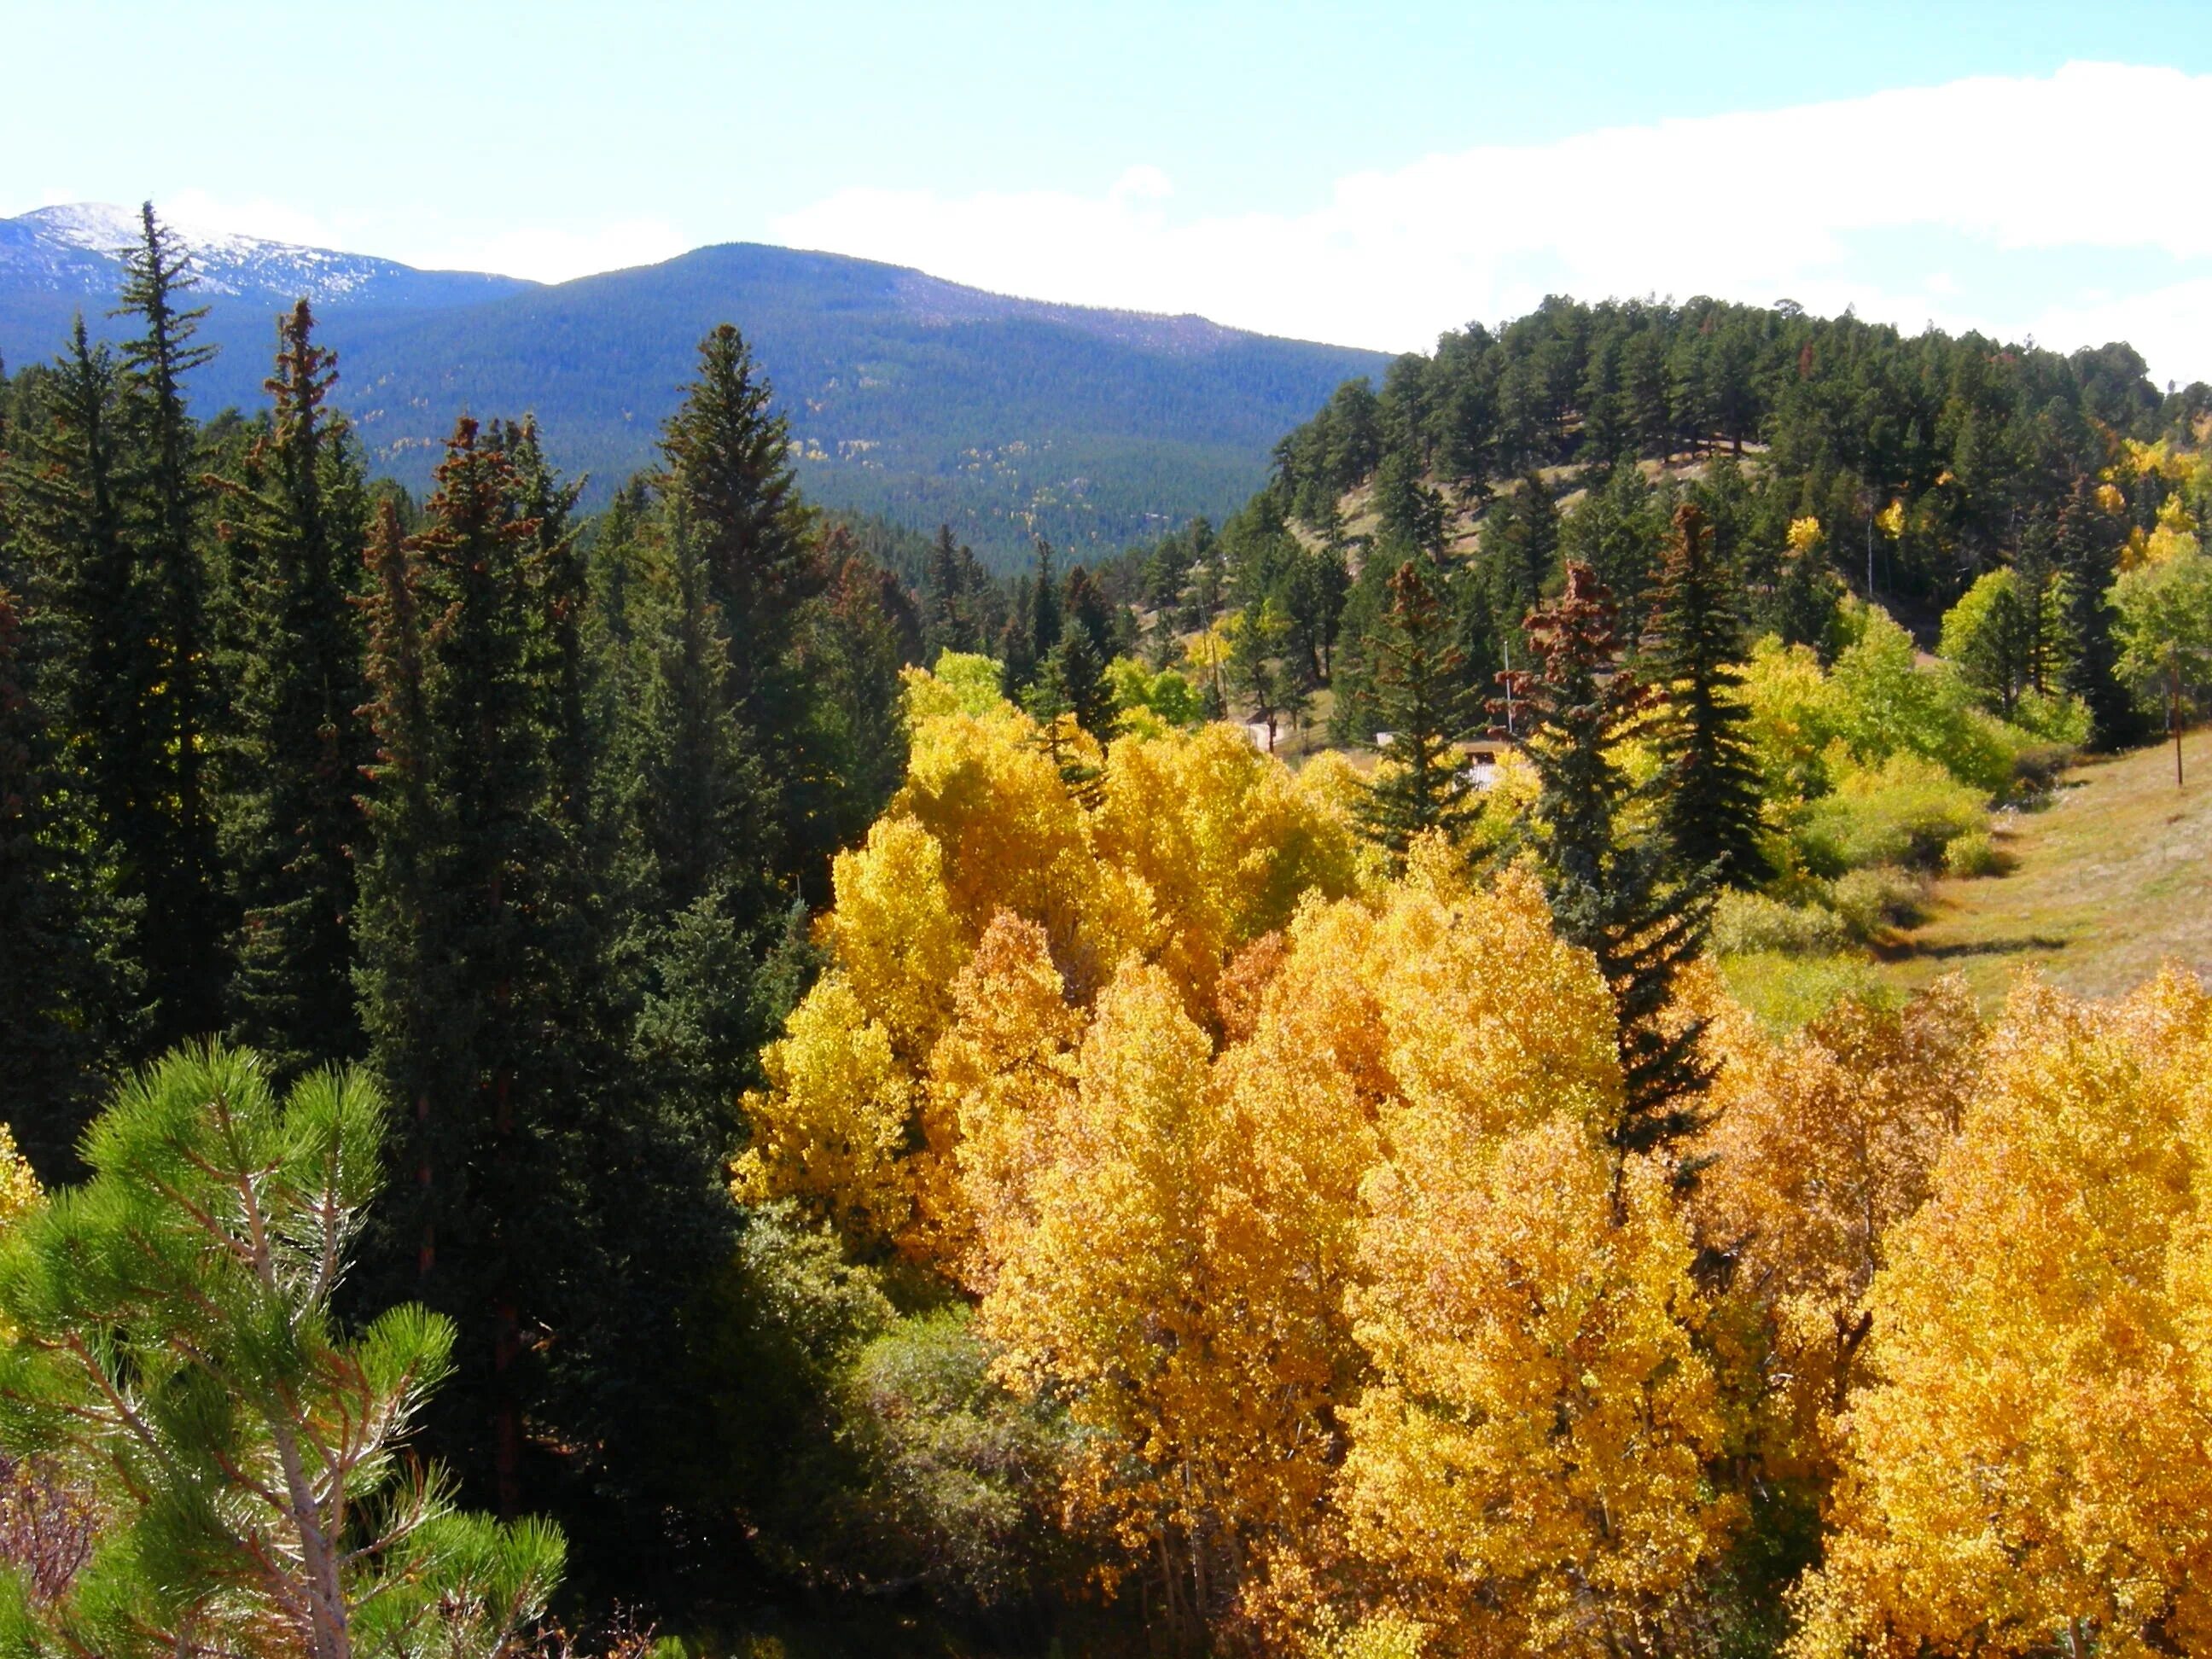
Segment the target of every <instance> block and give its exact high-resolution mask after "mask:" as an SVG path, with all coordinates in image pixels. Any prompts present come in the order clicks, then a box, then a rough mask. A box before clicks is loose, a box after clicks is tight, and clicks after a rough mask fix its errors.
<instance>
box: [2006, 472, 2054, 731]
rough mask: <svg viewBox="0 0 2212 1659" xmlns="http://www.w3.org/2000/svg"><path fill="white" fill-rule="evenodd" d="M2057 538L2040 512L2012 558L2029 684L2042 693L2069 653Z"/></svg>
mask: <svg viewBox="0 0 2212 1659" xmlns="http://www.w3.org/2000/svg"><path fill="white" fill-rule="evenodd" d="M2056 561H2057V536H2056V534H2055V533H2054V532H2053V529H2052V526H2051V523H2050V522H2049V520H2046V519H2045V517H2044V516H2043V515H2042V514H2041V513H2037V514H2035V515H2033V517H2031V518H2030V519H2029V520H2028V522H2027V525H2026V526H2024V527H2023V528H2022V529H2021V534H2020V550H2019V551H2018V552H2017V553H2016V554H2015V556H2014V558H2013V574H2014V576H2015V580H2016V585H2017V586H2018V587H2019V590H2020V605H2021V613H2022V617H2023V620H2024V623H2025V624H2026V628H2027V684H2029V685H2030V686H2031V687H2032V688H2033V689H2034V690H2035V691H2037V692H2038V693H2039V694H2047V693H2048V692H2049V691H2050V690H2051V688H2052V687H2053V686H2055V685H2057V684H2058V682H2059V676H2060V673H2061V671H2062V670H2063V667H2064V665H2065V662H2066V657H2067V653H2066V649H2065V641H2064V634H2065V629H2066V618H2065V615H2064V606H2063V603H2062V601H2063V598H2064V593H2063V586H2064V585H2063V583H2061V582H2060V581H2059V580H2058V578H2057V566H2056Z"/></svg>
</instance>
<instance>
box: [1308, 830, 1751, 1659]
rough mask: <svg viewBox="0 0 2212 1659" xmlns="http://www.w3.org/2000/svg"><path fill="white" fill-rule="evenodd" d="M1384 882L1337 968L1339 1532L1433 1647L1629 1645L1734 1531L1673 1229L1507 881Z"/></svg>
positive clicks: (1520, 879)
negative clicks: (1352, 1256)
mask: <svg viewBox="0 0 2212 1659" xmlns="http://www.w3.org/2000/svg"><path fill="white" fill-rule="evenodd" d="M1409 870H1410V876H1411V878H1410V879H1409V880H1408V882H1407V884H1405V885H1404V886H1402V887H1401V888H1400V889H1398V890H1395V892H1394V893H1393V894H1392V896H1391V897H1390V900H1389V904H1388V905H1387V907H1386V908H1385V910H1384V912H1383V915H1381V916H1380V917H1379V918H1378V919H1377V921H1376V926H1375V927H1374V929H1373V933H1372V936H1371V938H1370V940H1369V941H1368V943H1367V946H1366V950H1365V951H1364V962H1363V963H1362V967H1361V976H1362V978H1363V979H1364V981H1365V982H1366V983H1367V985H1368V986H1369V987H1370V990H1371V994H1373V995H1374V997H1375V998H1376V1006H1377V1012H1378V1014H1379V1017H1380V1024H1381V1026H1382V1042H1381V1051H1380V1059H1381V1061H1382V1066H1383V1072H1384V1073H1385V1075H1386V1077H1387V1079H1388V1086H1387V1088H1386V1090H1385V1091H1384V1093H1383V1097H1382V1098H1381V1101H1380V1117H1379V1127H1380V1133H1381V1137H1382V1140H1383V1156H1382V1158H1381V1160H1380V1162H1379V1163H1378V1164H1376V1167H1375V1168H1374V1169H1373V1170H1371V1171H1370V1173H1369V1174H1368V1176H1366V1177H1365V1180H1364V1183H1363V1189H1362V1190H1363V1200H1364V1212H1365V1218H1364V1223H1363V1225H1362V1228H1361V1232H1360V1237H1359V1246H1358V1267H1359V1279H1358V1284H1357V1285H1356V1286H1355V1288H1354V1289H1353V1290H1352V1291H1351V1293H1350V1296H1349V1304H1350V1308H1351V1311H1352V1315H1353V1320H1354V1331H1355V1333H1356V1335H1357V1337H1358V1341H1359V1342H1360V1344H1361V1346H1363V1347H1364V1349H1365V1350H1366V1352H1367V1355H1368V1358H1369V1361H1370V1367H1371V1370H1372V1373H1373V1376H1374V1382H1373V1383H1372V1385H1371V1386H1370V1387H1369V1388H1368V1389H1367V1390H1366V1391H1365V1393H1364V1395H1362V1396H1361V1397H1360V1399H1359V1401H1358V1403H1357V1404H1356V1405H1354V1406H1352V1407H1350V1408H1349V1409H1348V1410H1347V1411H1346V1413H1344V1416H1345V1419H1346V1422H1347V1424H1348V1425H1349V1430H1350V1445H1349V1449H1348V1451H1347V1454H1346V1459H1345V1462H1344V1465H1343V1469H1342V1473H1341V1475H1340V1481H1339V1486H1338V1494H1337V1501H1338V1504H1339V1508H1340V1513H1341V1516H1342V1518H1343V1523H1344V1526H1345V1529H1346V1542H1347V1544H1348V1546H1349V1547H1350V1548H1351V1549H1352V1552H1353V1553H1354V1554H1355V1555H1356V1556H1357V1557H1358V1559H1359V1560H1360V1561H1361V1562H1362V1563H1363V1564H1364V1569H1365V1571H1366V1574H1367V1576H1368V1577H1369V1579H1370V1583H1372V1584H1375V1585H1377V1586H1379V1587H1381V1589H1382V1597H1383V1601H1385V1602H1386V1603H1388V1604H1389V1605H1388V1607H1386V1608H1385V1611H1386V1612H1389V1613H1390V1614H1391V1615H1392V1616H1393V1617H1399V1616H1403V1617H1410V1618H1413V1619H1416V1620H1419V1621H1420V1622H1421V1623H1422V1624H1424V1625H1426V1626H1431V1627H1432V1628H1433V1629H1434V1630H1435V1631H1436V1632H1438V1634H1439V1639H1440V1640H1441V1641H1442V1642H1443V1644H1444V1648H1445V1650H1474V1651H1529V1650H1534V1651H1544V1652H1584V1651H1587V1652H1592V1653H1595V1652H1600V1651H1610V1652H1620V1651H1622V1650H1631V1651H1633V1650H1638V1649H1640V1648H1643V1647H1644V1646H1647V1645H1648V1644H1650V1642H1651V1641H1652V1640H1653V1639H1654V1638H1655V1637H1656V1632H1657V1631H1658V1628H1659V1626H1660V1625H1661V1623H1662V1621H1663V1620H1665V1619H1666V1618H1667V1617H1668V1615H1669V1613H1671V1612H1672V1611H1673V1609H1674V1607H1675V1606H1676V1604H1677V1602H1678V1601H1679V1598H1680V1595H1681V1592H1682V1590H1683V1589H1684V1588H1685V1587H1686V1585H1687V1584H1688V1583H1690V1582H1691V1581H1692V1578H1693V1577H1694V1575H1695V1574H1696V1573H1697V1571H1699V1568H1700V1567H1701V1566H1702V1565H1705V1563H1706V1562H1708V1561H1710V1560H1711V1559H1712V1558H1713V1557H1714V1556H1715V1555H1716V1554H1717V1553H1718V1551H1719V1550H1720V1548H1721V1547H1723V1544H1724V1543H1725V1541H1726V1540H1727V1537H1728V1535H1729V1530H1730V1528H1731V1527H1732V1526H1733V1524H1734V1522H1735V1506H1734V1504H1732V1503H1731V1502H1730V1501H1729V1499H1727V1498H1724V1497H1722V1496H1719V1495H1717V1494H1716V1492H1714V1490H1713V1488H1712V1486H1711V1481H1710V1479H1709V1467H1710V1465H1711V1463H1712V1462H1713V1461H1714V1460H1715V1459H1716V1458H1717V1456H1718V1455H1720V1454H1721V1452H1722V1450H1723V1444H1724V1439H1725V1432H1724V1431H1725V1428H1726V1423H1725V1419H1724V1416H1723V1411H1722V1403H1721V1395H1720V1391H1719V1389H1718V1386H1717V1380H1716V1378H1715V1376H1714V1372H1713V1369H1712V1367H1711V1363H1710V1362H1709V1360H1708V1359H1707V1358H1706V1357H1705V1353H1704V1352H1703V1351H1702V1349H1701V1347H1700V1346H1699V1341H1698V1334H1699V1325H1700V1322H1701V1321H1702V1318H1703V1314H1704V1308H1703V1304H1702V1303H1701V1301H1700V1298H1699V1295H1698V1293H1697V1291H1696V1289H1695V1287H1694V1286H1693V1285H1692V1281H1691V1279H1690V1274H1689V1269H1690V1264H1691V1259H1692V1256H1691V1244H1690V1240H1689V1237H1688V1233H1687V1230H1686V1226H1685V1225H1684V1223H1683V1221H1682V1218H1681V1217H1680V1214H1679V1212H1678V1211H1677V1209H1676V1207H1675V1205H1674V1200H1673V1198H1672V1195H1671V1194H1670V1193H1669V1192H1668V1189H1667V1187H1666V1184H1665V1182H1664V1181H1663V1180H1662V1177H1661V1176H1660V1175H1659V1174H1658V1173H1657V1172H1656V1171H1655V1170H1650V1169H1646V1168H1644V1167H1641V1166H1638V1167H1632V1168H1628V1169H1625V1170H1624V1169H1621V1168H1620V1166H1618V1164H1616V1162H1615V1160H1614V1159H1613V1156H1612V1155H1611V1154H1610V1152H1608V1151H1607V1148H1606V1146H1605V1145H1604V1143H1603V1125H1604V1123H1605V1122H1606V1121H1607V1116H1608V1114H1609V1112H1610V1110H1611V1109H1612V1106H1613V1103H1615V1102H1617V1101H1618V1099H1619V1095H1620V1066H1619V1058H1618V1054H1617V1050H1616V1047H1615V1044H1614V1040H1613V1006H1612V1003H1611V1000H1610V999H1609V997H1608V996H1607V993H1606V989H1605V986H1604V984H1603V982H1602V981H1601V979H1600V978H1599V976H1598V974H1597V970H1596V968H1595V963H1593V962H1592V961H1591V959H1590V957H1589V956H1588V955H1587V954H1586V953H1584V952H1582V951H1574V950H1572V949H1571V948H1570V947H1568V946H1565V945H1562V944H1560V943H1559V940H1558V939H1556V937H1555V936H1554V935H1553V933H1552V931H1551V927H1550V923H1549V915H1548V911H1547V908H1546V907H1545V905H1544V902H1543V898H1542V895H1541V891H1540V890H1538V889H1537V888H1536V886H1535V884H1534V882H1533V881H1532V880H1530V879H1528V878H1526V877H1525V876H1522V875H1521V874H1518V873H1513V874H1509V875H1508V876H1506V877H1505V878H1503V879H1501V880H1500V881H1499V882H1498V884H1497V885H1496V886H1495V888H1494V889H1493V890H1491V891H1488V892H1482V893H1474V894H1469V895H1468V896H1465V897H1463V898H1460V899H1458V900H1457V901H1456V902H1448V900H1449V895H1450V891H1451V889H1450V886H1449V884H1448V883H1445V882H1442V881H1440V880H1438V879H1437V878H1434V877H1424V875H1423V873H1422V871H1421V868H1420V860H1419V859H1418V858H1416V859H1413V860H1409ZM1286 971H1287V969H1286Z"/></svg>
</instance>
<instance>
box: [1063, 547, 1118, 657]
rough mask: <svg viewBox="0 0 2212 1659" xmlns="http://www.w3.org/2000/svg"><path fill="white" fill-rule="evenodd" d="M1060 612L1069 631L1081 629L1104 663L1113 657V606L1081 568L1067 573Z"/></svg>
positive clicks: (1089, 575)
mask: <svg viewBox="0 0 2212 1659" xmlns="http://www.w3.org/2000/svg"><path fill="white" fill-rule="evenodd" d="M1060 609H1061V611H1062V613H1063V615H1064V616H1065V617H1066V626H1067V628H1068V629H1082V631H1083V632H1084V633H1085V634H1087V635H1090V637H1091V649H1092V650H1093V651H1095V652H1097V653H1098V659H1099V661H1101V662H1105V661H1108V660H1109V659H1111V658H1112V657H1113V655H1114V606H1113V605H1111V604H1110V603H1109V601H1108V599H1107V598H1106V594H1105V592H1104V590H1103V589H1102V588H1101V587H1100V586H1098V583H1097V580H1096V579H1095V578H1094V577H1093V576H1092V575H1091V573H1090V572H1089V571H1088V570H1086V569H1085V568H1083V567H1082V566H1081V565H1077V566H1076V567H1075V568H1074V569H1073V570H1071V571H1069V572H1068V573H1067V588H1066V592H1065V593H1064V594H1063V595H1062V597H1061V605H1060Z"/></svg>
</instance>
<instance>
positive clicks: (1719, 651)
mask: <svg viewBox="0 0 2212 1659" xmlns="http://www.w3.org/2000/svg"><path fill="white" fill-rule="evenodd" d="M1737 591H1738V583H1737V581H1736V579H1735V572H1734V571H1733V570H1731V569H1730V568H1728V566H1727V565H1726V564H1725V563H1724V562H1723V561H1722V560H1720V559H1719V558H1717V557H1716V556H1715V554H1714V551H1713V539H1712V533H1711V529H1710V528H1709V527H1708V526H1707V525H1706V523H1705V514H1704V513H1701V512H1699V510H1698V508H1697V507H1695V506H1694V505H1692V503H1690V502H1687V501H1685V502H1684V503H1683V504H1682V505H1681V506H1680V507H1676V508H1675V509H1674V534H1673V536H1672V538H1670V540H1669V541H1668V546H1667V561H1666V564H1665V566H1664V568H1663V569H1662V572H1661V575H1660V580H1659V597H1658V602H1657V604H1656V606H1655V607H1654V608H1653V611H1652V615H1651V627H1650V633H1649V635H1648V636H1647V638H1646V640H1645V642H1644V652H1645V661H1646V668H1647V671H1648V672H1649V674H1650V677H1651V678H1653V679H1654V680H1656V682H1657V683H1658V684H1659V685H1660V686H1661V688H1662V690H1663V693H1664V696H1665V698H1666V714H1665V718H1664V720H1663V722H1662V731H1663V733H1664V737H1663V741H1662V753H1663V754H1664V755H1665V756H1666V761H1665V772H1664V774H1663V777H1662V783H1661V786H1660V787H1661V794H1660V799H1659V817H1660V823H1661V824H1662V828H1663V829H1664V832H1665V834H1666V836H1667V839H1668V842H1669V843H1670V844H1671V845H1672V847H1673V848H1674V863H1675V869H1676V872H1677V873H1678V874H1679V875H1680V876H1682V877H1685V878H1696V879H1699V880H1705V879H1716V880H1718V881H1721V882H1723V883H1725V884H1729V885H1733V886H1738V887H1751V886H1755V885H1756V884H1758V883H1759V881H1760V880H1761V879H1762V878H1765V876H1766V874H1767V873H1768V867H1767V860H1766V856H1765V854H1764V853H1763V852H1761V851H1760V849H1759V807H1760V804H1761V801H1762V799H1763V795H1762V791H1761V788H1760V783H1759V765H1758V762H1757V760H1756V758H1755V757H1753V754H1752V750H1751V744H1750V741H1749V739H1748V738H1746V737H1745V736H1744V732H1743V727H1744V723H1745V721H1747V720H1748V719H1749V718H1750V715H1751V711H1750V709H1749V708H1747V707H1746V706H1745V705H1744V704H1743V703H1742V702H1740V701H1738V700H1737V699H1736V698H1735V697H1733V696H1730V695H1729V694H1730V693H1731V692H1732V691H1733V690H1735V688H1736V687H1737V686H1739V685H1741V684H1743V676H1742V675H1741V673H1740V672H1738V671H1737V670H1736V669H1735V666H1734V665H1735V663H1736V661H1737V660H1738V659H1740V658H1741V655H1742V651H1743V624H1742V621H1741V617H1740V616H1739V615H1738V612H1737V611H1736V593H1737Z"/></svg>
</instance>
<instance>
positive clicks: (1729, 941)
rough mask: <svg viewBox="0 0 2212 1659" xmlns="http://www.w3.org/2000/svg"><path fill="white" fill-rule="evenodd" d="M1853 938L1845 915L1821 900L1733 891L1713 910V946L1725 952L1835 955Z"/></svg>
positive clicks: (1800, 955)
mask: <svg viewBox="0 0 2212 1659" xmlns="http://www.w3.org/2000/svg"><path fill="white" fill-rule="evenodd" d="M1849 945H1850V930H1849V929H1848V928H1847V927H1845V926H1844V922H1843V921H1842V919H1841V918H1840V917H1838V915H1836V914H1835V913H1834V912H1833V911H1832V910H1826V909H1822V908H1820V907H1818V906H1816V905H1798V904H1787V903H1784V902H1783V901H1782V900H1780V899H1778V898H1770V897H1768V896H1766V895H1765V894H1764V893H1737V892H1730V893H1726V894H1723V896H1722V897H1721V901H1720V903H1719V904H1718V905H1717V907H1716V908H1715V909H1714V911H1713V930H1712V937H1711V946H1712V949H1713V951H1715V952H1716V953H1717V954H1718V955H1721V956H1729V957H1735V956H1758V955H1762V954H1771V955H1776V956H1792V957H1805V956H1832V955H1833V954H1835V953H1836V952H1838V951H1843V950H1844V949H1846V948H1848V947H1849Z"/></svg>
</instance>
